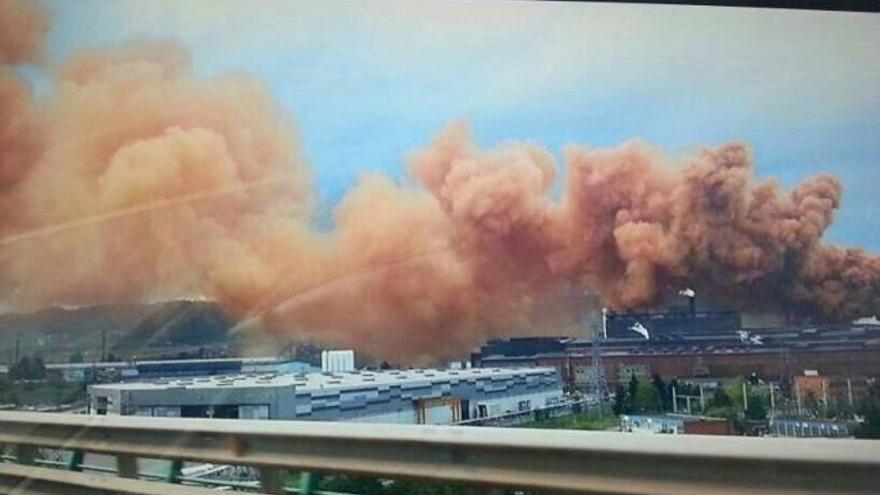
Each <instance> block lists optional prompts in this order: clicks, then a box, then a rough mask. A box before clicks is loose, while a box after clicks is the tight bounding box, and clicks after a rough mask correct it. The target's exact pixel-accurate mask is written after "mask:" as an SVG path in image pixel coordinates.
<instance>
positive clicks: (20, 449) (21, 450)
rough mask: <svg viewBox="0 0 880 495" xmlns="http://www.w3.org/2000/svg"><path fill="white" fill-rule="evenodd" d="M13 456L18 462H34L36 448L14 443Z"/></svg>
mask: <svg viewBox="0 0 880 495" xmlns="http://www.w3.org/2000/svg"><path fill="white" fill-rule="evenodd" d="M15 457H16V460H17V461H18V462H19V464H34V461H36V460H37V448H36V447H34V446H33V445H26V444H19V445H16V446H15Z"/></svg>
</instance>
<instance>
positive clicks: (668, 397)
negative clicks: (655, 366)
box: [651, 373, 672, 411]
mask: <svg viewBox="0 0 880 495" xmlns="http://www.w3.org/2000/svg"><path fill="white" fill-rule="evenodd" d="M651 385H652V386H653V387H654V388H655V389H657V393H658V394H659V395H660V409H661V410H663V411H669V410H671V409H672V389H671V387H670V385H667V384H666V382H664V381H663V378H660V375H658V374H656V373H655V374H654V376H653V378H652V379H651Z"/></svg>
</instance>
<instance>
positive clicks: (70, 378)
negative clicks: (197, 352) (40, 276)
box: [46, 357, 311, 382]
mask: <svg viewBox="0 0 880 495" xmlns="http://www.w3.org/2000/svg"><path fill="white" fill-rule="evenodd" d="M310 370H311V366H310V365H309V364H308V363H304V362H300V361H294V360H291V359H285V358H277V357H254V358H213V359H175V360H161V361H110V362H96V363H57V364H47V365H46V373H47V375H49V376H50V377H52V378H56V379H59V380H63V381H66V382H82V381H96V380H101V381H108V380H111V381H118V380H150V379H155V378H168V377H193V376H210V375H228V374H236V373H307V372H309V371H310Z"/></svg>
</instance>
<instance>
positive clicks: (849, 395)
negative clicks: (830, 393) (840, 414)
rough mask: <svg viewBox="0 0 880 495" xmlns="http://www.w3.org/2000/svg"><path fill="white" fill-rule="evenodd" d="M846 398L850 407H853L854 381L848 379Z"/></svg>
mask: <svg viewBox="0 0 880 495" xmlns="http://www.w3.org/2000/svg"><path fill="white" fill-rule="evenodd" d="M846 396H847V397H846V398H847V399H849V407H852V406H853V395H852V380H850V379H849V378H847V379H846Z"/></svg>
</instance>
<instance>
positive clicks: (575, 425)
mask: <svg viewBox="0 0 880 495" xmlns="http://www.w3.org/2000/svg"><path fill="white" fill-rule="evenodd" d="M619 424H620V420H619V419H618V417H617V416H615V415H614V414H611V413H606V414H603V415H601V416H600V415H599V413H598V412H586V413H576V414H569V415H568V416H561V417H558V418H548V419H542V420H540V421H531V422H528V423H523V424H521V425H518V427H519V428H545V429H552V430H598V431H601V430H607V429H609V428H614V427H616V426H618V425H619Z"/></svg>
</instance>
